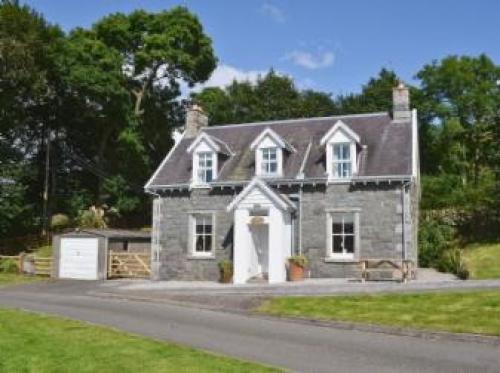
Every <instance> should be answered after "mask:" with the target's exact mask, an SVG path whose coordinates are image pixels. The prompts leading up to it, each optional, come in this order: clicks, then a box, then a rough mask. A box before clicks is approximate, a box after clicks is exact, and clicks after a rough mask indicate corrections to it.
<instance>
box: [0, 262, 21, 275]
mask: <svg viewBox="0 0 500 373" xmlns="http://www.w3.org/2000/svg"><path fill="white" fill-rule="evenodd" d="M0 272H1V273H17V272H19V268H18V266H17V263H16V261H15V260H13V259H3V260H0Z"/></svg>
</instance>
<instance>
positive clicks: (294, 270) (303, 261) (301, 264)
mask: <svg viewBox="0 0 500 373" xmlns="http://www.w3.org/2000/svg"><path fill="white" fill-rule="evenodd" d="M307 264H308V260H307V258H306V257H305V256H304V255H294V256H291V257H290V258H288V279H289V280H290V281H302V280H303V279H304V271H305V267H306V266H307Z"/></svg>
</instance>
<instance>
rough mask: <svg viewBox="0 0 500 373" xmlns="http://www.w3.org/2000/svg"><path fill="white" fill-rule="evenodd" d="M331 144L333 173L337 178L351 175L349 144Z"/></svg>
mask: <svg viewBox="0 0 500 373" xmlns="http://www.w3.org/2000/svg"><path fill="white" fill-rule="evenodd" d="M332 146H333V151H332V154H333V160H332V162H333V165H332V170H333V175H334V177H337V178H347V177H351V176H352V159H351V144H350V143H340V144H332Z"/></svg>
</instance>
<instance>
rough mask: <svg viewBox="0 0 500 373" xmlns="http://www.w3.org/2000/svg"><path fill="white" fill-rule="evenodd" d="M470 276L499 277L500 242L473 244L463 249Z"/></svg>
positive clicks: (481, 277) (482, 277)
mask: <svg viewBox="0 0 500 373" xmlns="http://www.w3.org/2000/svg"><path fill="white" fill-rule="evenodd" d="M464 254H465V255H464V259H465V262H466V263H467V268H468V269H469V271H470V273H471V278H473V279H478V280H483V279H488V278H500V243H496V244H473V245H470V246H468V247H467V248H466V249H465V251H464Z"/></svg>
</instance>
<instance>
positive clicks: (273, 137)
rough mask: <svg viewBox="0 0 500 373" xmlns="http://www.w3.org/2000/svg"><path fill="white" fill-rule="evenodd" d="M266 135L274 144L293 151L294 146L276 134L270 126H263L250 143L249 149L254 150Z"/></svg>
mask: <svg viewBox="0 0 500 373" xmlns="http://www.w3.org/2000/svg"><path fill="white" fill-rule="evenodd" d="M266 137H269V138H270V139H271V140H272V141H273V142H274V143H275V144H276V146H278V147H280V148H282V149H286V150H288V151H290V152H293V151H295V148H294V147H293V146H292V145H291V144H290V143H289V142H288V141H286V140H285V139H284V138H282V137H281V136H280V135H278V134H277V133H276V132H275V131H273V130H272V129H271V128H270V127H267V128H265V129H264V130H263V131H262V132H261V133H260V134H259V135H258V136H257V137H256V138H255V140H253V141H252V143H251V144H250V150H255V149H256V148H257V147H258V146H259V144H260V143H261V142H262V141H264V139H265V138H266Z"/></svg>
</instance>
